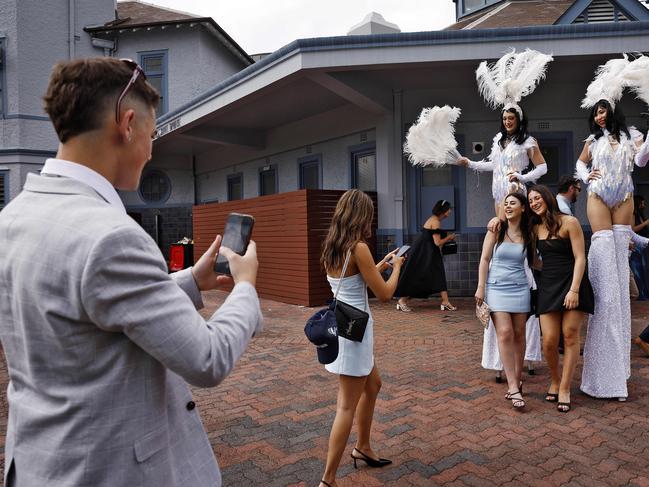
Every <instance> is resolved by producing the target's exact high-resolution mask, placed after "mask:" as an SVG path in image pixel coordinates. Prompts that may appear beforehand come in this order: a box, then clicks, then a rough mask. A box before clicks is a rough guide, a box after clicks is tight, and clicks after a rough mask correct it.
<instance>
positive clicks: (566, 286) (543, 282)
mask: <svg viewBox="0 0 649 487" xmlns="http://www.w3.org/2000/svg"><path fill="white" fill-rule="evenodd" d="M536 243H537V245H536V248H537V249H538V251H539V253H540V254H541V260H542V262H543V267H542V269H541V271H540V272H537V273H535V277H536V285H537V288H538V294H537V305H536V316H539V315H542V314H544V313H549V312H551V311H565V310H566V308H565V307H564V306H563V300H564V299H565V297H566V294H568V291H570V286H572V272H573V269H574V266H575V258H574V256H573V254H572V245H571V244H570V239H569V238H554V239H549V240H541V239H538V240H537V241H536ZM577 310H579V311H583V312H585V313H588V314H593V312H594V310H595V297H594V295H593V288H592V287H591V285H590V281H589V280H588V268H585V269H584V276H583V277H582V278H581V285H580V286H579V305H578V306H577Z"/></svg>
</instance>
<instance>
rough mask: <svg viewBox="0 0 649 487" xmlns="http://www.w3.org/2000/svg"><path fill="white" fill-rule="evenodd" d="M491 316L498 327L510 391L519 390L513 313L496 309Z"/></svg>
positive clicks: (500, 347)
mask: <svg viewBox="0 0 649 487" xmlns="http://www.w3.org/2000/svg"><path fill="white" fill-rule="evenodd" d="M491 318H492V320H493V323H494V326H495V327H496V336H497V337H498V352H499V353H500V361H501V362H502V363H503V368H504V370H505V377H506V379H507V386H508V391H509V392H516V391H517V390H518V375H517V374H516V351H515V342H514V326H513V324H512V315H511V314H509V313H505V312H501V311H496V312H494V313H492V314H491Z"/></svg>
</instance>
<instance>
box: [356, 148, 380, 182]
mask: <svg viewBox="0 0 649 487" xmlns="http://www.w3.org/2000/svg"><path fill="white" fill-rule="evenodd" d="M351 159H352V161H351V162H352V188H357V189H360V190H362V191H376V148H374V147H372V148H368V149H361V150H356V151H354V150H353V151H352V152H351Z"/></svg>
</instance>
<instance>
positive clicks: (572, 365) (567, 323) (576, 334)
mask: <svg viewBox="0 0 649 487" xmlns="http://www.w3.org/2000/svg"><path fill="white" fill-rule="evenodd" d="M583 319H584V313H583V312H581V311H576V310H572V311H564V312H563V319H562V321H561V331H562V332H563V370H562V371H561V384H560V385H559V402H570V385H571V384H572V376H573V375H574V374H575V369H576V368H577V362H578V361H579V343H580V339H579V338H580V331H581V323H582V321H583ZM544 336H545V335H544Z"/></svg>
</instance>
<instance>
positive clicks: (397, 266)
mask: <svg viewBox="0 0 649 487" xmlns="http://www.w3.org/2000/svg"><path fill="white" fill-rule="evenodd" d="M353 256H354V260H355V261H356V266H357V267H358V271H359V272H360V273H361V275H362V276H363V280H364V281H365V283H366V284H367V285H368V287H369V288H370V289H371V290H372V292H373V293H374V295H375V296H376V297H377V298H378V299H379V300H380V301H383V302H385V301H389V300H390V299H391V298H392V295H393V294H394V291H395V290H396V289H397V283H398V282H399V274H400V272H401V265H402V263H403V257H396V255H395V256H394V257H393V258H392V274H391V275H390V278H389V279H388V280H387V281H384V280H383V277H382V276H381V274H380V273H379V271H378V269H377V268H376V264H375V263H374V258H373V257H372V253H371V252H370V249H369V247H368V246H367V244H366V243H365V242H358V243H357V244H356V246H355V247H354V250H353Z"/></svg>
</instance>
